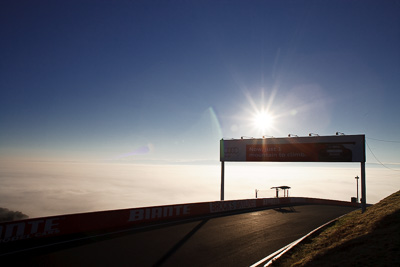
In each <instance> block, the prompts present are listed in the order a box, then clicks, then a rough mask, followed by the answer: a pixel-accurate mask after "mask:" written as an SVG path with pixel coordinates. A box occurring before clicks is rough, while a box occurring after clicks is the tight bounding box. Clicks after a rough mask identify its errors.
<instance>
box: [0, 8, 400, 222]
mask: <svg viewBox="0 0 400 267" xmlns="http://www.w3.org/2000/svg"><path fill="white" fill-rule="evenodd" d="M399 14H400V2H399V1H379V2H378V1H127V0H126V1H122V0H121V1H100V0H99V1H8V0H6V1H1V3H0V36H2V38H1V39H2V41H1V42H0V90H1V97H0V166H1V169H0V185H1V186H0V188H3V189H1V190H2V193H1V194H0V206H4V207H5V208H14V209H19V210H22V211H23V209H24V208H27V207H28V206H29V207H30V206H32V207H31V208H29V209H28V210H27V212H26V213H30V214H28V215H31V216H39V215H40V216H41V215H52V214H54V213H57V214H59V213H63V212H64V213H67V212H83V211H92V210H104V209H114V208H125V207H133V206H140V205H155V204H157V205H159V204H166V203H182V202H192V201H211V200H218V199H219V179H220V167H219V164H220V163H219V140H220V139H221V138H224V139H229V138H240V137H242V136H244V137H245V138H247V137H254V138H260V137H262V136H274V137H286V136H287V135H288V134H295V135H298V136H307V135H308V134H309V133H316V134H319V135H334V134H335V133H336V132H341V133H344V134H365V135H366V141H367V149H366V151H367V195H370V196H371V198H368V197H367V200H370V202H372V203H375V202H377V201H379V200H380V199H382V198H383V197H385V196H387V195H388V194H390V193H393V192H395V191H397V190H398V189H399V187H400V175H399V166H400V155H399V154H398V151H399V148H400V135H399V133H400V123H399V118H398V117H399V115H400V106H399V104H398V101H399V96H400V90H399V85H400V48H399V47H400V34H399V33H400V16H399ZM260 114H267V116H268V121H269V123H268V125H266V124H265V125H263V126H260V125H256V124H255V121H256V118H257V116H258V115H260ZM264 119H265V118H264ZM264 121H265V120H264ZM226 169H227V172H231V173H227V177H226V179H227V182H226V186H227V188H226V198H229V199H235V198H249V197H253V196H254V189H256V188H257V187H258V188H261V187H262V188H266V189H268V188H269V187H271V186H277V185H280V183H281V182H282V183H287V184H289V185H292V187H293V188H292V192H293V194H294V195H297V196H311V195H312V196H315V197H326V198H333V199H343V200H349V198H350V196H353V195H354V194H355V193H354V192H353V191H355V190H354V189H355V188H354V187H355V180H354V177H355V176H356V175H360V170H359V164H354V163H349V164H347V165H342V164H336V165H335V164H333V165H326V164H325V165H318V164H303V165H302V164H297V163H296V164H294V163H293V164H286V165H285V164H283V165H282V164H279V163H277V164H271V163H268V164H267V163H261V164H258V165H256V164H254V163H253V164H245V163H240V164H233V163H232V164H228V166H227V168H226ZM231 170H234V171H231ZM249 173H250V174H251V175H250V178H249V177H248V174H249ZM269 174H271V175H269ZM272 174H273V175H272ZM260 175H261V176H260ZM321 175H322V176H323V175H325V176H327V177H328V178H326V179H325V180H324V179H321V182H324V181H326V184H324V185H322V184H321V186H317V187H318V188H323V187H326V188H329V190H327V191H321V192H320V193H318V192H319V191H318V190H319V189H316V188H313V187H305V186H304V184H313V185H318V183H319V180H320V178H321ZM96 177H97V178H96ZM230 177H231V178H230ZM255 177H258V178H257V179H256V178H255ZM261 177H263V178H261ZM265 177H269V180H268V179H267V178H265ZM271 177H272V178H271ZM302 177H303V178H302ZM307 177H308V178H307ZM334 177H338V182H337V183H332V184H330V181H331V180H332V179H333V180H334V179H335V178H334ZM229 179H230V180H229ZM307 179H310V180H309V181H308V180H307ZM304 181H307V182H304ZM317 181H318V182H317ZM344 181H349V182H348V183H349V185H348V187H346V189H343V184H346V183H347V182H344ZM350 184H351V185H350ZM44 185H48V186H47V187H46V186H44ZM162 185H164V186H162ZM327 185H329V186H327ZM369 185H370V186H369ZM296 186H297V188H296ZM350 187H351V188H350ZM5 188H7V190H6V189H5ZM129 190H130V191H131V192H133V193H132V194H129V192H130V191H129ZM266 194H267V195H268V196H269V195H272V196H273V192H272V191H268V193H266ZM77 195H79V197H77ZM124 196H126V197H124ZM32 199H40V200H37V201H36V200H35V201H33V203H32ZM78 200H79V201H78ZM46 201H47V202H51V203H52V205H48V206H46V205H47V204H45V203H46ZM74 201H77V202H76V204H72V203H75V202H74ZM84 201H86V204H85V205H83V206H84V207H83V206H82V202H84ZM78 202H80V205H79V203H78ZM1 203H4V204H1ZM68 203H70V206H68ZM66 205H67V206H66ZM6 206H7V207H6ZM43 207H46V208H43Z"/></svg>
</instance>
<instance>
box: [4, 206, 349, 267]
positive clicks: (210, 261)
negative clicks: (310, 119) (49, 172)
mask: <svg viewBox="0 0 400 267" xmlns="http://www.w3.org/2000/svg"><path fill="white" fill-rule="evenodd" d="M354 209H355V208H351V207H338V206H323V205H309V206H296V207H293V208H282V209H275V210H274V209H268V210H262V211H255V212H249V213H242V214H237V215H231V216H224V217H218V218H210V219H204V220H198V221H191V222H186V223H180V224H175V225H169V226H163V227H157V228H151V229H147V230H140V231H137V230H135V231H128V232H124V233H119V234H105V235H102V236H98V237H90V238H85V239H83V240H80V241H74V242H68V243H64V244H59V245H56V246H51V247H44V248H37V249H33V250H29V251H23V252H19V253H14V254H11V255H8V256H3V257H0V260H1V261H2V262H4V260H7V261H9V262H14V263H15V264H18V265H20V264H27V265H30V266H219V267H220V266H250V265H252V264H254V263H256V262H257V261H259V260H261V259H262V258H264V257H266V256H268V255H269V254H271V253H273V252H275V251H276V250H278V249H280V248H281V247H284V246H285V245H287V244H289V243H291V242H293V241H294V240H296V239H298V238H300V237H302V236H304V235H305V234H307V233H309V232H310V231H312V230H313V229H315V228H317V227H318V226H320V225H322V224H324V223H326V222H328V221H330V220H331V219H334V218H336V217H338V216H340V215H343V214H345V213H348V212H350V211H352V210H354Z"/></svg>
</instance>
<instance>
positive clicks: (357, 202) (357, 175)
mask: <svg viewBox="0 0 400 267" xmlns="http://www.w3.org/2000/svg"><path fill="white" fill-rule="evenodd" d="M355 178H356V181H357V203H359V202H358V200H359V198H358V179H360V177H358V175H357V176H356V177H355Z"/></svg>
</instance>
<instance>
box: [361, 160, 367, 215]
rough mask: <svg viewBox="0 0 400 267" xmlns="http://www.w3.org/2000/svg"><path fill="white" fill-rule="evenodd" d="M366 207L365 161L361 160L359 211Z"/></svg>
mask: <svg viewBox="0 0 400 267" xmlns="http://www.w3.org/2000/svg"><path fill="white" fill-rule="evenodd" d="M366 209H367V189H366V182H365V162H361V212H362V213H364V212H365V210H366Z"/></svg>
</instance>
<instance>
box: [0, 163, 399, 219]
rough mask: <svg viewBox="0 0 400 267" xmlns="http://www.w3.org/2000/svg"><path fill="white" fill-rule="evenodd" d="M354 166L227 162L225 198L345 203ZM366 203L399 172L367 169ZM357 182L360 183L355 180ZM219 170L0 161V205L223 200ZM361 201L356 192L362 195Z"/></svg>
mask: <svg viewBox="0 0 400 267" xmlns="http://www.w3.org/2000/svg"><path fill="white" fill-rule="evenodd" d="M357 175H358V176H361V174H360V164H359V163H348V164H319V165H318V164H311V163H303V164H299V163H296V164H290V163H251V164H249V163H231V162H230V163H225V199H226V200H230V199H246V198H254V197H255V190H256V189H257V190H259V192H258V196H259V197H274V196H275V191H274V190H271V189H270V188H271V187H273V186H281V185H287V186H290V187H291V189H290V191H289V192H290V196H302V197H316V198H326V199H337V200H345V201H350V198H351V197H355V196H356V179H355V176H357ZM366 177H367V202H368V203H376V202H378V201H379V200H381V199H382V198H384V197H386V196H388V195H390V194H391V193H393V192H395V191H397V190H399V188H400V173H399V172H394V171H390V170H388V169H385V168H383V167H380V166H369V165H368V164H367V168H366ZM359 182H361V179H360V180H359ZM220 187H221V166H220V164H219V162H216V163H215V164H209V165H204V164H203V165H196V164H193V165H187V164H182V165H179V164H173V165H165V164H164V165H163V164H159V165H155V164H134V163H123V164H121V163H71V162H23V161H21V162H18V161H0V207H3V208H7V209H10V210H14V211H21V212H22V213H24V214H27V215H28V216H29V217H31V218H33V217H41V216H50V215H59V214H71V213H81V212H90V211H100V210H112V209H124V208H134V207H143V206H154V205H166V204H179V203H193V202H203V201H216V200H219V199H220ZM360 195H361V193H360Z"/></svg>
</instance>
